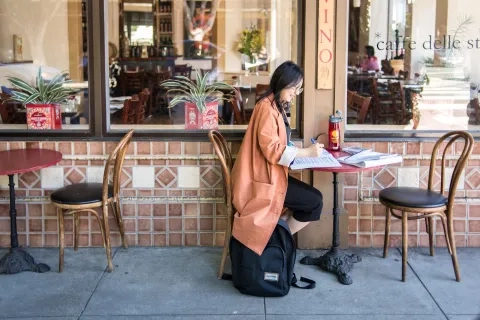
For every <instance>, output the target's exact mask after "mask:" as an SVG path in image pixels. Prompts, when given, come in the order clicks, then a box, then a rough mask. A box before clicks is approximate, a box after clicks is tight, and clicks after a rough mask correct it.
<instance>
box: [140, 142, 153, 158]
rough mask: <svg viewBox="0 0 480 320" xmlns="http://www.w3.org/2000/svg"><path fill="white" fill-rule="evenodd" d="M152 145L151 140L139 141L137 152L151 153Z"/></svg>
mask: <svg viewBox="0 0 480 320" xmlns="http://www.w3.org/2000/svg"><path fill="white" fill-rule="evenodd" d="M151 152H152V151H151V145H150V142H149V141H141V142H137V154H138V155H150V154H151Z"/></svg>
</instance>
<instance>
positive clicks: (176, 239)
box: [168, 233, 183, 246]
mask: <svg viewBox="0 0 480 320" xmlns="http://www.w3.org/2000/svg"><path fill="white" fill-rule="evenodd" d="M182 240H183V235H182V234H181V233H169V234H168V245H169V246H181V245H182V244H183V243H182V242H183V241H182Z"/></svg>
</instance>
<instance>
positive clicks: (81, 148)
mask: <svg viewBox="0 0 480 320" xmlns="http://www.w3.org/2000/svg"><path fill="white" fill-rule="evenodd" d="M73 152H74V154H75V155H87V154H88V152H87V143H86V142H79V141H76V142H74V143H73Z"/></svg>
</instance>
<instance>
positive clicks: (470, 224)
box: [468, 220, 480, 233]
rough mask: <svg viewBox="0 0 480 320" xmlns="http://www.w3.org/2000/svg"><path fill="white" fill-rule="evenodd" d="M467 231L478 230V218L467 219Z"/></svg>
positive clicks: (479, 227)
mask: <svg viewBox="0 0 480 320" xmlns="http://www.w3.org/2000/svg"><path fill="white" fill-rule="evenodd" d="M468 232H469V233H472V232H480V220H470V221H468Z"/></svg>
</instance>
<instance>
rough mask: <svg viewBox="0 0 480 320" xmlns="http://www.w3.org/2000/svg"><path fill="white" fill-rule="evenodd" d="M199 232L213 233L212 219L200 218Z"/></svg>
mask: <svg viewBox="0 0 480 320" xmlns="http://www.w3.org/2000/svg"><path fill="white" fill-rule="evenodd" d="M200 231H213V218H200Z"/></svg>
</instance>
